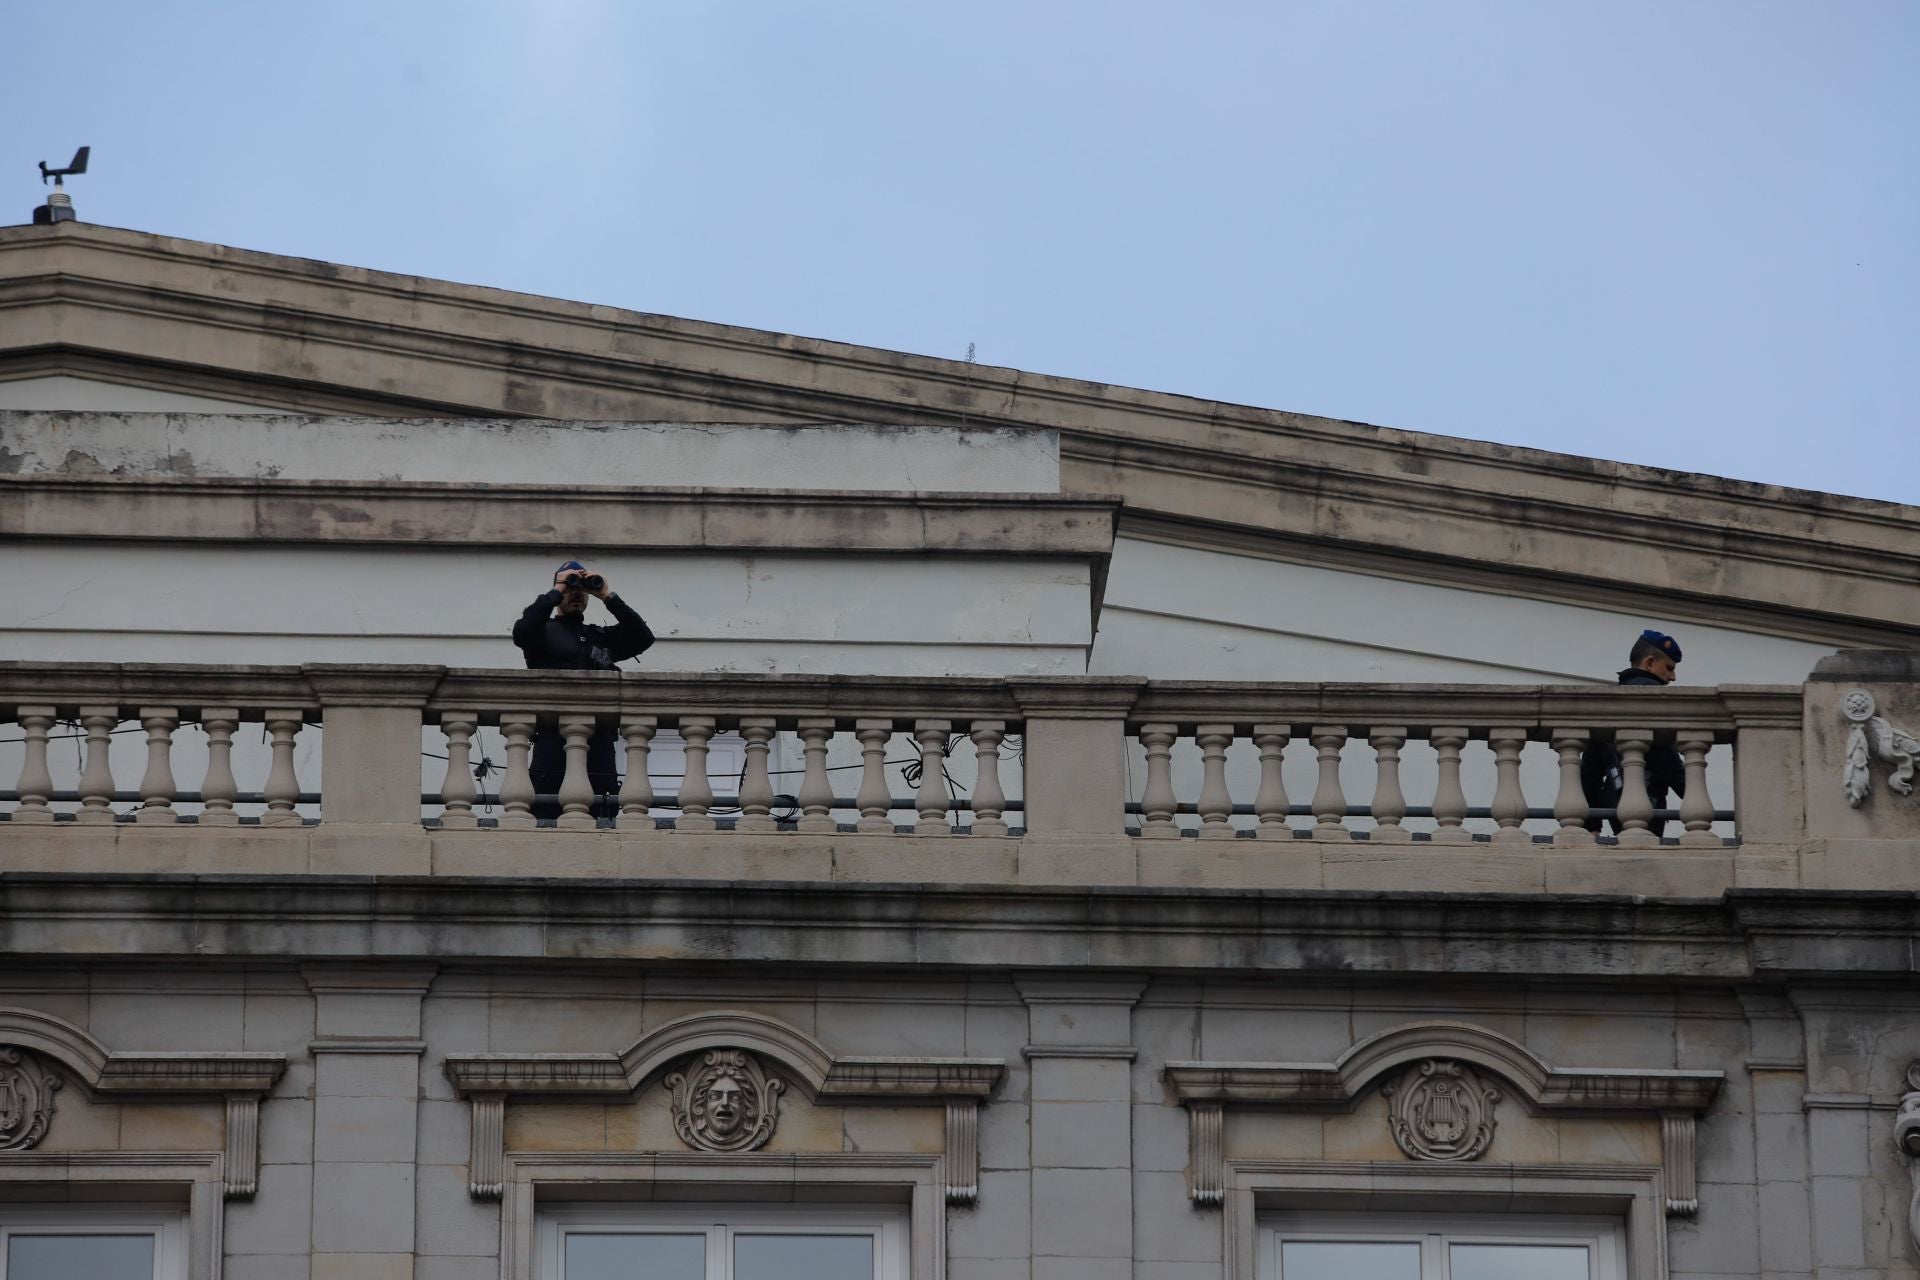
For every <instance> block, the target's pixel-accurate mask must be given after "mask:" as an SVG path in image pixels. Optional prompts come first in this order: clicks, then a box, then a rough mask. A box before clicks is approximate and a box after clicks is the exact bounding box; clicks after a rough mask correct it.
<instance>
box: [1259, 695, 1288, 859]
mask: <svg viewBox="0 0 1920 1280" xmlns="http://www.w3.org/2000/svg"><path fill="white" fill-rule="evenodd" d="M1292 732H1293V726H1292V725H1285V724H1257V725H1255V726H1253V745H1254V746H1256V747H1258V748H1260V789H1259V790H1258V791H1256V792H1255V793H1254V796H1253V812H1254V816H1256V817H1257V818H1259V820H1260V828H1259V836H1260V839H1262V840H1291V839H1293V828H1292V827H1291V826H1289V825H1287V808H1288V806H1289V804H1290V803H1291V802H1290V801H1289V800H1288V799H1287V782H1286V779H1285V778H1284V777H1282V776H1281V765H1282V764H1283V763H1284V762H1285V758H1286V750H1287V739H1288V738H1289V736H1291V734H1292Z"/></svg>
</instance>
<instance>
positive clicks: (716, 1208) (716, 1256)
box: [0, 1203, 910, 1280]
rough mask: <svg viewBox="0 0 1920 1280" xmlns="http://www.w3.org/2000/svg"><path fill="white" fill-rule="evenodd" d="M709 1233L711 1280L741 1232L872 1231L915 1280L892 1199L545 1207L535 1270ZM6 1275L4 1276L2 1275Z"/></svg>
mask: <svg viewBox="0 0 1920 1280" xmlns="http://www.w3.org/2000/svg"><path fill="white" fill-rule="evenodd" d="M698 1234H704V1235H705V1236H706V1238H707V1249H706V1259H707V1270H706V1280H732V1277H733V1248H732V1245H733V1240H734V1238H735V1237H736V1236H738V1235H776V1234H777V1235H823V1236H857V1235H866V1236H870V1237H871V1238H872V1240H873V1266H874V1277H873V1280H909V1274H910V1263H909V1251H908V1248H907V1237H908V1227H907V1213H906V1210H905V1209H904V1208H903V1207H897V1206H892V1205H879V1204H872V1205H844V1204H805V1205H801V1204H781V1205H750V1204H726V1203H718V1204H567V1205H556V1206H554V1207H551V1208H544V1209H541V1210H540V1211H539V1221H538V1223H537V1225H536V1227H535V1235H534V1250H535V1253H534V1256H535V1259H536V1264H535V1267H536V1269H535V1274H536V1275H537V1276H538V1277H539V1280H569V1278H568V1277H567V1276H566V1274H565V1272H564V1270H563V1266H564V1263H565V1258H566V1242H567V1238H568V1237H569V1236H572V1235H698ZM0 1280H5V1277H4V1276H0Z"/></svg>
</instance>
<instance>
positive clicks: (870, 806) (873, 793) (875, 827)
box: [853, 720, 893, 835]
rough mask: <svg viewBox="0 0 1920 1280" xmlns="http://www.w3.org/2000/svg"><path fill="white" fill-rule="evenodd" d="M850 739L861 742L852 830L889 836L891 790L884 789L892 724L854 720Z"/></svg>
mask: <svg viewBox="0 0 1920 1280" xmlns="http://www.w3.org/2000/svg"><path fill="white" fill-rule="evenodd" d="M853 736H854V737H855V738H857V739H859V741H860V790H859V792H858V793H857V794H856V795H855V796H854V798H853V802H854V804H856V805H858V806H859V809H860V820H859V822H858V823H857V824H855V827H854V830H856V831H864V832H867V833H869V834H872V835H892V834H893V813H892V810H893V789H892V788H891V787H889V786H887V743H888V742H889V741H891V740H892V738H893V721H891V720H855V721H854V722H853Z"/></svg>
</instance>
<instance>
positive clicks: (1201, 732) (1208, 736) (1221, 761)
mask: <svg viewBox="0 0 1920 1280" xmlns="http://www.w3.org/2000/svg"><path fill="white" fill-rule="evenodd" d="M1193 740H1194V743H1195V744H1196V745H1197V746H1198V747H1199V748H1200V801H1199V803H1198V804H1196V805H1195V806H1194V807H1195V808H1196V809H1198V810H1199V811H1200V838H1201V839H1202V840H1231V839H1233V797H1232V796H1231V795H1229V794H1228V793H1227V748H1228V747H1229V746H1230V745H1232V743H1233V726H1232V725H1230V724H1203V725H1196V726H1195V727H1194V730H1193Z"/></svg>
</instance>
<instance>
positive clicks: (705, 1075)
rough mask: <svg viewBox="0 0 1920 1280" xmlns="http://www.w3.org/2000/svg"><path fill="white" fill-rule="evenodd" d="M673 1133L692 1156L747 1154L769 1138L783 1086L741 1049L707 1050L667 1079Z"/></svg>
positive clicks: (783, 1084)
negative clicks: (703, 1153)
mask: <svg viewBox="0 0 1920 1280" xmlns="http://www.w3.org/2000/svg"><path fill="white" fill-rule="evenodd" d="M667 1086H668V1087H669V1088H671V1089H672V1090H673V1127H674V1131H675V1132H676V1133H678V1134H679V1135H680V1140H681V1141H682V1142H684V1143H686V1144H687V1145H688V1146H689V1147H692V1148H694V1149H695V1150H696V1151H752V1150H755V1149H757V1148H759V1147H762V1146H764V1145H766V1142H767V1140H768V1139H769V1138H771V1137H773V1126H774V1122H775V1121H776V1120H777V1119H778V1117H779V1099H780V1095H781V1093H782V1092H784V1091H785V1090H786V1087H787V1086H786V1082H785V1081H783V1080H780V1079H778V1078H777V1077H774V1076H771V1075H769V1074H768V1073H767V1072H766V1070H765V1069H764V1068H763V1067H761V1065H760V1063H759V1061H758V1060H757V1059H756V1058H755V1057H754V1056H753V1055H752V1054H751V1053H748V1052H747V1051H746V1050H744V1049H709V1050H707V1051H706V1052H705V1053H704V1054H702V1055H701V1057H700V1061H699V1064H698V1065H697V1066H690V1069H689V1070H686V1071H676V1072H674V1073H673V1074H672V1075H670V1076H668V1077H667Z"/></svg>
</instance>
